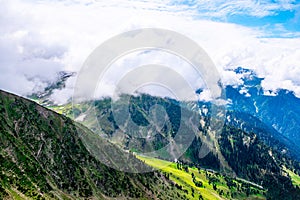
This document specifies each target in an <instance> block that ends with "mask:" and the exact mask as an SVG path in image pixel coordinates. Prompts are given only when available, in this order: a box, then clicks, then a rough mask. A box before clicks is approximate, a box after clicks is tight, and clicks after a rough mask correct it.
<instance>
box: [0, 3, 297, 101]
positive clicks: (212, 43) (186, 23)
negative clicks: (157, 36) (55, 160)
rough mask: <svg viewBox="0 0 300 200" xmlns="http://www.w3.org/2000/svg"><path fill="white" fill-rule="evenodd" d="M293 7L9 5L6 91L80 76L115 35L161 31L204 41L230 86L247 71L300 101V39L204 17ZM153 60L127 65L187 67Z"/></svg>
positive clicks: (0, 56)
mask: <svg viewBox="0 0 300 200" xmlns="http://www.w3.org/2000/svg"><path fill="white" fill-rule="evenodd" d="M292 2H293V1H280V2H279V3H277V4H274V3H270V2H269V1H261V3H254V2H253V1H250V0H243V1H234V3H233V1H232V2H227V1H226V2H224V1H213V0H210V1H193V3H191V5H182V4H181V3H176V2H175V3H174V2H171V1H166V2H161V1H151V2H150V1H105V2H104V1H99V2H98V1H80V2H79V3H78V2H76V3H75V2H73V1H37V2H33V1H18V0H12V1H9V2H3V3H2V5H1V8H0V26H1V29H0V70H1V74H0V88H2V89H6V90H10V91H12V92H16V93H19V94H27V93H29V92H31V91H32V90H33V89H34V88H37V87H38V88H39V87H43V86H44V85H45V83H46V82H47V81H51V80H53V77H55V73H56V72H58V71H60V70H68V71H78V70H79V69H80V67H81V65H82V64H83V62H84V60H85V59H86V57H87V56H88V55H89V54H90V53H91V51H92V50H93V49H95V48H96V47H97V46H98V45H100V44H101V43H102V42H103V41H105V40H106V39H108V38H110V37H111V36H114V35H116V34H119V33H121V32H123V31H127V30H132V29H136V28H143V27H156V28H166V29H170V30H174V31H177V32H180V33H182V34H184V35H186V36H188V37H190V38H192V39H193V40H195V41H196V42H198V43H199V45H200V46H202V47H203V48H204V49H205V50H206V51H207V53H208V54H209V56H210V57H211V58H212V59H213V61H214V62H215V64H216V66H217V68H218V70H219V71H220V73H221V75H222V77H223V80H224V83H225V84H232V85H235V84H241V83H242V82H241V80H240V79H239V78H240V77H239V76H238V75H235V74H233V72H226V71H225V69H228V68H234V67H237V66H243V67H246V68H252V69H254V70H255V71H256V72H257V73H258V75H259V76H261V77H266V79H265V80H264V81H263V86H264V88H265V89H268V90H269V89H270V90H277V89H278V88H286V89H290V90H293V91H294V92H296V94H297V95H298V96H300V83H299V78H298V77H300V76H299V75H300V67H299V65H300V62H299V58H300V49H299V48H300V39H299V38H292V39H287V38H280V39H272V38H262V36H264V32H262V31H260V30H256V29H250V28H246V27H243V26H238V25H235V24H229V23H220V22H212V21H209V20H203V19H198V18H197V17H198V16H199V15H203V16H204V15H205V16H208V17H209V15H211V16H217V15H219V16H221V15H222V16H224V17H225V16H226V15H228V14H230V13H231V14H233V13H246V14H249V15H253V16H266V15H272V14H273V12H274V11H275V10H289V9H293V8H294V6H295V5H294V4H293V3H292ZM197 9H198V10H205V12H204V11H203V12H202V11H201V12H198V11H196V10H197ZM153 56H154V58H153V57H152V58H151V59H149V57H148V58H146V57H140V56H139V59H137V60H135V61H130V60H128V59H127V62H128V63H123V64H122V65H123V66H125V65H129V64H132V65H136V64H143V62H144V64H145V63H147V62H153V61H156V62H165V63H166V64H174V65H175V64H176V65H180V64H182V63H180V61H178V60H177V61H176V59H173V58H171V57H168V56H166V55H163V54H157V55H153ZM125 60H126V59H125ZM161 60H164V61H161ZM142 61H143V62H142ZM180 73H182V74H185V75H186V76H187V77H190V78H191V79H193V74H192V73H190V74H188V72H187V71H184V70H183V71H181V72H180ZM112 74H113V75H114V76H116V75H117V73H115V74H114V73H112ZM33 77H38V78H33ZM41 83H42V84H41ZM197 84H199V83H197ZM37 85H38V86H37ZM71 87H72V84H69V86H68V89H67V90H66V94H68V95H66V97H64V95H62V92H60V93H57V94H54V95H53V98H57V101H58V102H62V101H63V99H66V98H68V97H67V96H69V95H71V92H70V91H71ZM111 89H112V88H111V87H110V86H109V85H107V86H106V89H104V88H102V90H103V95H107V94H109V93H110V90H111ZM59 97H60V98H59ZM62 97H63V99H62Z"/></svg>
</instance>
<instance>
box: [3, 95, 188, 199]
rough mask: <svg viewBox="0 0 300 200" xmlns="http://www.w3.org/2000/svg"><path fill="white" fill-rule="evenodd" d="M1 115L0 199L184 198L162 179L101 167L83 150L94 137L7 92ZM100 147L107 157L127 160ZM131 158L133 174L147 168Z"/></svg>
mask: <svg viewBox="0 0 300 200" xmlns="http://www.w3.org/2000/svg"><path fill="white" fill-rule="evenodd" d="M0 113H1V114H0V199H6V198H13V199H26V198H28V197H30V199H107V198H109V197H119V198H138V199H150V198H151V199H152V198H157V195H158V194H159V193H160V196H161V198H162V199H174V198H175V196H174V195H175V194H176V198H181V197H184V193H183V192H182V191H179V192H177V191H178V189H177V188H176V187H175V186H174V184H173V183H172V182H170V181H168V180H166V179H164V178H163V177H164V176H163V175H161V174H160V173H156V172H152V173H146V174H128V173H123V172H119V171H117V170H114V169H112V168H109V167H107V166H106V165H104V164H102V163H101V162H99V161H98V160H97V159H96V158H95V157H93V156H92V155H91V154H90V152H89V151H88V149H87V148H86V147H85V146H84V144H83V143H84V141H83V140H84V139H88V138H89V137H92V136H93V133H91V132H89V131H88V130H87V129H86V128H84V127H82V126H80V125H77V124H76V123H74V122H73V121H71V120H70V119H69V118H67V117H64V116H61V115H59V114H57V113H54V112H53V111H50V110H48V109H46V108H43V107H41V106H39V105H37V104H36V103H34V102H31V101H29V100H26V99H23V98H21V97H17V96H15V95H12V94H9V93H6V92H3V91H0ZM98 142H100V143H101V144H99V148H103V149H102V152H103V153H105V151H115V153H116V155H119V158H120V159H122V155H124V156H125V155H126V154H125V153H124V152H122V151H121V150H119V149H118V148H116V147H115V146H114V145H112V144H110V143H108V142H107V141H105V140H98ZM99 151H100V152H101V149H99ZM128 156H129V157H131V159H130V160H134V161H135V162H134V165H130V164H129V166H131V167H132V168H136V169H139V167H147V166H145V165H144V164H143V163H142V162H140V161H138V160H136V159H135V158H134V157H133V156H132V155H127V156H125V157H126V158H128Z"/></svg>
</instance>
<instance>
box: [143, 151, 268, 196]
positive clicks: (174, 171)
mask: <svg viewBox="0 0 300 200" xmlns="http://www.w3.org/2000/svg"><path fill="white" fill-rule="evenodd" d="M137 157H138V158H139V159H140V160H142V161H144V162H145V163H146V164H148V165H150V166H152V167H154V168H156V169H160V170H161V171H162V172H163V173H166V174H168V175H169V179H170V180H171V181H173V182H174V183H176V184H178V185H181V186H182V188H183V189H184V190H187V191H188V192H187V194H186V195H187V197H188V199H201V196H202V197H203V199H265V198H264V196H263V195H262V191H260V193H257V194H255V195H250V196H248V197H247V196H246V194H245V193H243V192H239V191H238V190H237V188H229V187H228V186H227V184H226V181H225V179H224V177H223V176H222V175H220V174H215V173H213V172H208V171H205V170H202V169H201V170H198V169H197V168H191V167H188V171H185V170H183V169H178V167H177V163H174V162H169V161H165V160H160V159H156V158H150V157H145V156H140V155H138V156H137ZM192 173H193V174H194V176H195V179H196V180H197V181H201V182H202V183H203V186H202V187H197V186H196V185H195V183H194V182H193V178H192ZM207 175H209V176H211V177H215V178H216V179H217V180H218V181H217V182H216V187H217V189H216V188H215V189H214V188H213V184H212V183H209V180H208V178H207ZM236 184H237V185H240V183H238V182H237V181H236Z"/></svg>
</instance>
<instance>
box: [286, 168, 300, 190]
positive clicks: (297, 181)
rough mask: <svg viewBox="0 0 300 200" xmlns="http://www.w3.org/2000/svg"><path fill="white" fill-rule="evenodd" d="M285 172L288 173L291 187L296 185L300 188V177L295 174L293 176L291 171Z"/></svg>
mask: <svg viewBox="0 0 300 200" xmlns="http://www.w3.org/2000/svg"><path fill="white" fill-rule="evenodd" d="M286 171H287V172H288V173H289V175H290V177H291V179H292V182H293V185H297V186H299V187H300V176H298V175H297V174H295V173H294V172H292V171H291V170H288V169H286Z"/></svg>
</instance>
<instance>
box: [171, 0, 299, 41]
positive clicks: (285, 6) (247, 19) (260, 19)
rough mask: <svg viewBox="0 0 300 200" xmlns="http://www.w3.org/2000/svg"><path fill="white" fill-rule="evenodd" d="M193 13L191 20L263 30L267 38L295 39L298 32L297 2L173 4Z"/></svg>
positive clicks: (272, 0) (177, 2) (267, 0)
mask: <svg viewBox="0 0 300 200" xmlns="http://www.w3.org/2000/svg"><path fill="white" fill-rule="evenodd" d="M170 3H171V4H172V5H181V6H187V7H186V9H187V10H189V9H190V10H195V11H196V14H195V16H194V17H196V18H200V19H210V20H213V21H218V22H228V23H234V24H238V25H242V26H246V27H252V28H257V29H262V30H264V31H265V32H266V37H297V36H299V32H300V1H299V0H296V1H294V0H291V1H289V0H284V1H274V0H271V1H269V0H266V1H247V0H246V1H220V0H216V1H195V0H191V1H190V0H187V1H172V2H170Z"/></svg>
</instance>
